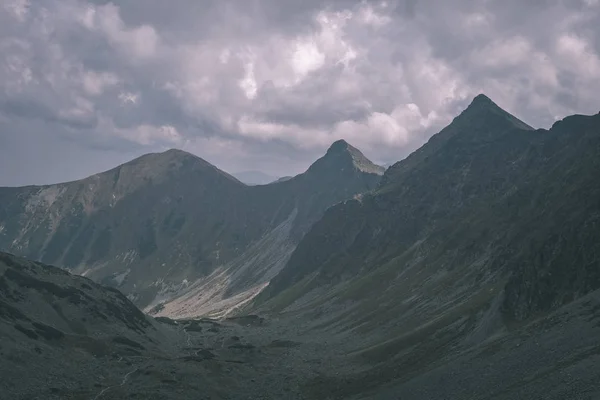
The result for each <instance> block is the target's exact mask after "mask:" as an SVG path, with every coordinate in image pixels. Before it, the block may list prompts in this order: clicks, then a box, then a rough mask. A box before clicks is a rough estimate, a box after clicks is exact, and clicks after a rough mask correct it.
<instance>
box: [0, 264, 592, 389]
mask: <svg viewBox="0 0 600 400" xmlns="http://www.w3.org/2000/svg"><path fill="white" fill-rule="evenodd" d="M0 288H1V290H0V360H1V361H2V362H1V363H0V375H1V376H2V379H1V380H0V398H2V399H4V398H6V399H15V400H25V399H27V400H31V399H45V400H54V399H94V400H100V399H104V400H107V399H125V398H143V399H190V398H194V399H215V400H216V399H229V400H250V399H274V400H275V399H307V400H308V399H315V400H316V399H383V400H388V399H390V400H392V399H398V398H402V399H410V400H413V399H414V400H425V399H432V398H435V399H446V398H447V399H493V400H509V399H515V398H527V399H542V398H543V399H551V400H575V399H577V400H581V399H586V400H588V399H589V400H592V399H596V398H597V397H598V395H600V391H599V389H598V386H597V384H596V382H597V381H598V379H600V368H597V366H598V357H600V350H599V348H598V341H597V337H598V334H600V291H595V292H592V293H590V294H588V295H586V296H583V297H582V298H580V299H578V300H576V301H574V302H572V303H570V304H568V305H567V306H565V307H563V308H560V309H559V310H557V311H555V312H552V313H550V314H548V315H547V316H545V317H543V318H541V319H538V320H535V321H533V322H531V323H529V324H526V325H524V326H522V327H514V328H513V329H511V330H510V331H509V332H506V333H505V334H502V335H496V336H494V337H491V338H489V339H488V340H486V341H484V342H482V343H480V344H479V345H477V346H470V347H469V348H468V350H466V351H462V352H450V353H444V352H442V353H440V352H439V348H440V347H439V345H440V343H441V342H443V341H444V340H445V341H451V340H452V339H453V338H456V337H457V336H460V333H461V332H463V333H464V332H468V331H469V326H470V325H469V323H468V322H463V323H457V324H450V325H447V326H445V327H444V329H443V330H442V331H440V334H439V337H436V336H434V337H433V339H435V340H432V341H428V342H424V343H419V337H418V336H415V335H412V336H411V335H408V336H404V337H399V338H398V339H399V340H397V341H380V342H378V343H377V344H375V345H373V346H371V347H369V348H367V349H364V348H363V347H364V343H365V341H370V339H371V338H372V335H366V334H364V333H360V332H356V331H354V332H353V331H349V330H343V329H332V327H331V325H330V324H329V322H330V321H329V318H330V316H329V315H326V314H323V315H321V316H313V317H312V318H310V319H306V318H303V317H302V315H299V314H294V313H291V314H288V315H278V316H276V317H274V318H263V317H258V316H255V315H247V316H243V317H236V318H226V319H222V320H220V321H215V320H210V319H204V318H202V319H192V320H189V319H188V320H178V321H174V320H171V319H168V318H157V319H156V320H154V319H152V318H150V317H147V316H145V315H143V314H142V313H141V312H140V311H139V310H137V309H136V308H135V306H134V305H133V304H132V303H130V302H129V301H128V300H127V299H126V298H125V297H124V296H123V295H122V294H120V293H119V292H118V291H117V290H114V289H111V288H106V287H102V286H100V285H98V284H96V283H94V282H93V281H91V280H89V279H86V278H83V277H79V276H72V275H70V274H69V273H67V272H65V271H64V270H62V269H58V268H55V267H50V266H46V265H42V264H39V263H36V262H31V261H27V260H25V259H22V258H18V257H15V256H11V255H8V254H4V253H0ZM428 339H431V337H428ZM401 361H404V362H401Z"/></svg>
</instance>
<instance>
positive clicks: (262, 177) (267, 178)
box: [233, 171, 279, 186]
mask: <svg viewBox="0 0 600 400" xmlns="http://www.w3.org/2000/svg"><path fill="white" fill-rule="evenodd" d="M233 176H234V177H236V178H237V179H239V180H240V181H241V182H243V183H245V184H246V185H250V186H254V185H266V184H268V183H271V182H274V181H276V180H277V179H279V177H277V176H273V175H269V174H266V173H264V172H262V171H241V172H236V173H234V174H233Z"/></svg>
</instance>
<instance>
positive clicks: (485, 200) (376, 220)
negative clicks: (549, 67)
mask: <svg viewBox="0 0 600 400" xmlns="http://www.w3.org/2000/svg"><path fill="white" fill-rule="evenodd" d="M598 160H600V115H594V116H582V115H574V116H570V117H567V118H565V119H564V120H562V121H559V122H557V123H555V124H554V126H553V127H552V128H551V129H550V130H542V129H537V130H535V129H533V128H531V127H530V126H528V125H527V124H525V123H523V122H522V121H520V120H518V119H517V118H515V117H514V116H512V115H510V114H508V113H507V112H505V111H504V110H502V109H500V108H499V107H498V106H497V105H496V104H495V103H494V102H492V101H491V100H490V99H489V98H487V97H486V96H483V95H480V96H478V97H476V98H475V99H474V100H473V102H472V103H471V104H470V105H469V107H468V108H467V109H466V110H465V111H464V112H463V113H461V114H460V115H459V116H458V117H457V118H455V119H454V120H453V121H452V123H451V124H450V125H449V126H448V127H446V128H444V129H443V130H442V131H441V132H439V133H438V134H436V135H434V136H433V137H432V138H431V139H430V140H429V141H428V143H426V144H425V145H424V146H423V147H422V148H420V149H419V150H418V151H416V152H414V153H413V154H411V155H410V156H409V157H408V158H406V159H405V160H403V161H400V162H398V163H396V164H395V165H393V166H392V167H390V168H389V169H388V170H387V171H386V172H385V175H384V177H383V179H382V181H381V183H380V185H379V187H378V188H377V189H376V190H375V191H372V192H370V193H367V194H364V195H363V196H360V197H359V198H355V199H351V200H347V201H345V202H342V203H340V204H338V205H336V206H333V207H331V208H330V209H328V210H327V211H326V212H325V214H324V216H323V218H322V219H321V220H319V221H318V222H317V223H315V224H314V225H313V226H312V228H311V229H310V230H309V231H308V233H307V234H306V235H305V236H304V237H303V239H302V240H301V241H300V243H299V244H298V246H297V247H296V249H295V251H294V252H293V253H292V255H291V256H290V259H289V261H288V263H287V264H286V266H285V267H284V268H283V269H282V271H281V272H280V273H279V274H278V275H277V276H276V277H274V278H273V279H272V280H271V282H270V283H269V285H268V286H267V287H266V288H265V289H264V290H263V291H262V292H261V294H260V295H259V296H258V297H257V298H256V299H255V300H254V302H253V303H252V304H251V305H249V307H250V308H251V309H253V310H254V312H257V311H259V312H284V313H293V314H294V315H297V316H304V317H303V318H307V319H308V320H315V319H317V320H320V322H319V325H318V326H320V327H321V328H322V329H327V330H328V331H333V332H340V333H341V332H344V333H345V334H347V335H351V334H353V335H356V334H359V335H361V337H362V338H363V342H362V343H361V344H359V345H357V348H355V351H356V352H360V353H361V354H363V355H364V356H365V357H377V362H378V364H377V365H378V366H377V367H374V368H373V369H372V370H370V371H368V372H364V373H357V374H356V375H355V376H354V377H353V378H351V377H347V378H346V379H347V380H353V379H354V380H360V381H361V382H363V383H364V382H370V383H369V385H373V386H376V385H380V384H383V383H384V382H393V381H397V380H398V379H401V374H402V373H403V372H402V371H406V369H407V368H411V369H413V370H418V369H419V368H421V367H422V368H426V367H427V368H429V367H430V366H429V365H428V364H427V363H428V362H434V361H436V360H440V359H444V358H445V357H449V356H450V355H452V354H462V353H461V352H466V351H471V350H472V349H473V348H474V347H475V346H479V345H481V344H482V343H484V342H486V341H487V340H490V338H491V337H494V336H495V335H502V334H505V333H506V332H508V331H510V330H511V329H513V328H514V327H518V326H523V324H526V323H529V322H530V321H532V320H534V319H535V318H539V317H541V316H545V315H548V313H549V312H552V311H553V310H556V309H557V308H558V307H561V306H563V305H566V304H569V303H570V302H572V301H573V300H574V299H577V298H579V297H581V296H584V295H585V294H587V293H590V292H592V291H595V290H597V289H599V288H600V258H598V257H597V255H598V254H600V229H598V227H599V226H600V225H598V223H599V222H600V219H599V218H600V201H599V200H600V181H599V180H598V179H597V177H598V175H599V173H600V164H599V161H598ZM416 360H418V362H417V361H416ZM436 362H437V361H436ZM415 374H416V372H415ZM440 379H442V378H440ZM446 379H449V378H446ZM369 385H364V386H363V387H362V388H361V389H356V388H355V387H354V390H364V391H367V390H368V387H367V386H369ZM399 390H400V389H399ZM351 393H353V394H354V393H355V392H344V391H343V390H342V391H341V392H340V397H344V396H349V395H350V394H351ZM433 397H434V398H435V397H436V396H433ZM450 397H453V396H450ZM459 397H460V396H458V397H456V398H459ZM407 398H412V397H410V396H409V397H407Z"/></svg>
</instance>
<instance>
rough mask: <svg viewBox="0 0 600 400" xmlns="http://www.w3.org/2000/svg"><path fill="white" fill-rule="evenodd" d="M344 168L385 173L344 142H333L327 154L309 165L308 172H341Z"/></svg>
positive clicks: (370, 172) (381, 168) (371, 172)
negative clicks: (316, 170) (319, 170)
mask: <svg viewBox="0 0 600 400" xmlns="http://www.w3.org/2000/svg"><path fill="white" fill-rule="evenodd" d="M345 168H348V169H349V170H352V169H354V170H357V171H360V172H364V173H368V174H375V175H383V173H384V172H385V168H383V167H381V166H379V165H377V164H374V163H373V162H372V161H371V160H369V159H368V158H367V157H365V155H364V154H363V153H362V152H361V151H360V150H358V149H357V148H356V147H354V146H352V145H350V144H349V143H348V142H346V141H345V140H337V141H335V142H333V144H332V145H331V146H330V147H329V149H328V150H327V153H325V155H324V156H323V157H322V158H320V159H319V160H317V161H316V162H315V163H314V164H313V165H311V167H310V168H309V171H311V170H315V169H328V170H343V169H345Z"/></svg>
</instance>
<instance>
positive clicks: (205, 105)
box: [0, 0, 600, 184]
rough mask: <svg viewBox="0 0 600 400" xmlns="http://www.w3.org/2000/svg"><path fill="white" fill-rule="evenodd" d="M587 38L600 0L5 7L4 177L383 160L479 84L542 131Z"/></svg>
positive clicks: (457, 106)
mask: <svg viewBox="0 0 600 400" xmlns="http://www.w3.org/2000/svg"><path fill="white" fill-rule="evenodd" d="M599 38H600V2H599V1H597V0H576V1H569V2H567V1H561V0H545V1H542V0H536V1H528V2H521V1H517V0H507V1H494V0H456V1H442V0H430V1H427V2H425V1H419V0H396V1H360V0H331V1H318V0H307V1H295V0H294V1H292V0H289V1H280V0H277V1H276V0H255V1H234V0H223V1H197V0H181V1H177V2H165V1H163V0H146V1H144V2H139V1H134V0H119V1H113V2H108V1H100V0H93V1H92V0H87V1H86V0H60V1H59V0H36V1H27V0H4V1H3V2H2V4H1V5H0V124H1V125H0V126H1V128H2V129H1V130H0V143H3V144H4V143H11V145H10V146H8V145H3V146H2V148H0V157H1V158H2V159H3V161H2V163H1V164H0V168H2V171H3V172H2V174H0V184H9V183H10V184H15V183H29V182H36V183H39V182H40V181H47V182H50V181H52V180H63V179H70V178H75V177H80V175H82V174H91V173H94V172H97V170H98V168H103V167H105V166H106V167H108V166H109V165H108V164H107V163H109V162H110V163H116V162H121V161H124V160H125V159H124V157H125V156H133V155H139V154H142V153H144V152H148V151H158V150H162V149H165V148H168V147H180V148H183V149H185V150H189V151H192V152H194V153H196V154H198V155H200V156H202V157H204V158H206V159H207V160H208V161H210V162H213V163H215V164H216V165H218V166H219V167H222V168H224V169H227V170H231V171H235V170H249V169H262V170H265V171H266V172H270V173H276V174H278V175H282V174H288V173H295V172H300V171H302V170H303V169H304V168H305V167H306V166H307V164H308V163H309V162H310V161H311V160H314V159H315V158H316V157H318V156H319V155H320V154H322V153H323V151H324V150H325V148H326V147H327V146H328V145H329V144H330V143H331V142H333V141H334V140H336V139H339V138H345V139H347V140H348V141H350V142H351V143H353V144H354V145H356V146H357V147H359V148H361V149H362V150H363V151H364V152H365V153H366V154H367V156H369V157H371V158H373V159H374V160H376V161H380V162H385V163H388V162H392V161H395V160H398V159H400V158H403V157H405V156H406V155H407V154H408V153H409V152H410V151H412V150H414V149H415V148H416V147H418V146H419V145H421V144H422V143H424V142H425V141H426V140H427V139H428V138H429V137H430V135H431V134H433V133H435V132H436V131H438V130H439V129H440V128H441V127H443V126H444V125H445V124H446V123H448V122H449V121H450V120H451V118H452V117H453V116H455V115H456V114H457V113H458V112H460V110H461V109H462V108H463V107H465V106H466V105H467V104H468V103H469V102H470V100H471V98H472V97H473V96H474V95H476V94H478V93H479V92H485V93H486V94H488V95H489V96H490V97H492V99H494V100H495V101H496V102H497V103H499V104H500V105H501V106H502V107H504V108H506V109H507V110H508V111H510V112H512V113H514V114H515V115H517V116H518V117H520V118H522V119H524V120H525V121H526V122H528V123H530V124H532V125H534V126H540V127H547V126H550V125H551V124H552V123H553V122H554V120H555V119H556V118H560V117H563V116H565V115H567V114H570V113H575V112H578V113H593V112H596V111H597V109H598V108H599V106H598V104H597V93H598V91H599V90H600V58H599V51H600V39H599ZM36 138H38V139H37V140H36ZM42 148H46V149H48V151H51V152H52V153H53V154H54V158H60V163H58V164H56V165H57V167H56V168H54V167H52V166H51V163H50V164H48V163H47V161H48V160H50V159H52V158H53V157H50V156H47V157H46V156H41V154H42V153H43V150H40V149H42ZM9 152H10V153H11V154H8V153H9ZM34 154H35V155H36V156H35V157H28V158H29V160H30V161H29V162H28V163H27V165H25V166H23V168H22V169H15V168H13V169H11V172H10V174H9V173H8V172H6V171H8V163H9V161H7V160H14V161H15V162H18V160H19V159H20V158H21V159H22V158H25V157H27V156H28V155H34ZM82 155H85V156H82ZM36 160H40V161H36ZM42 160H43V161H42ZM42 162H45V163H46V164H45V165H44V168H41V167H40V165H41V163H42ZM11 165H12V164H11ZM68 166H71V167H70V168H69V167H68ZM282 166H285V168H284V169H287V171H282ZM11 168H12V167H11ZM36 177H39V178H36ZM61 177H63V178H62V179H61Z"/></svg>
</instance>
